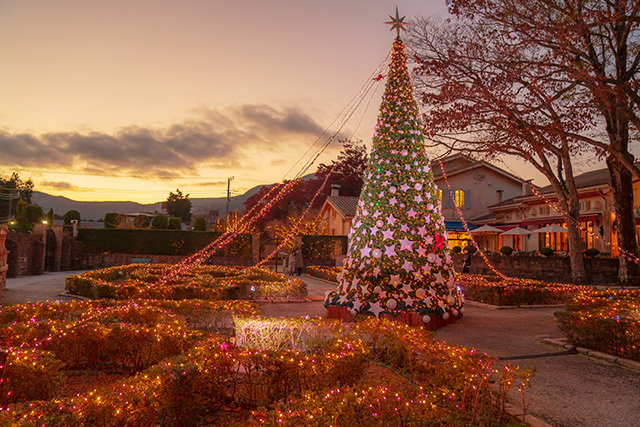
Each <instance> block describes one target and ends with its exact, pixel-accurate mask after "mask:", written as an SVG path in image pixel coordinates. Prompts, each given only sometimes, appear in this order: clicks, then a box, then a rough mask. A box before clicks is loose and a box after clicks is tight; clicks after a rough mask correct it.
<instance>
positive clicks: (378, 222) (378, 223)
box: [376, 219, 384, 228]
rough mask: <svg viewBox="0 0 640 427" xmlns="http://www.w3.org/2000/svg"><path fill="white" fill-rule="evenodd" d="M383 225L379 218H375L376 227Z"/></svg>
mask: <svg viewBox="0 0 640 427" xmlns="http://www.w3.org/2000/svg"><path fill="white" fill-rule="evenodd" d="M383 225H384V222H382V220H381V219H379V220H377V221H376V226H377V227H378V228H380V227H382V226H383Z"/></svg>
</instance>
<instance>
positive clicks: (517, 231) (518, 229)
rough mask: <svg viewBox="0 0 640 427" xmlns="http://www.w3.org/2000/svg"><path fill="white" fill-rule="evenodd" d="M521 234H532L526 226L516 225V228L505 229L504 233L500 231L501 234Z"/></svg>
mask: <svg viewBox="0 0 640 427" xmlns="http://www.w3.org/2000/svg"><path fill="white" fill-rule="evenodd" d="M520 234H531V232H530V231H529V230H527V229H526V228H522V227H515V228H512V229H511V230H508V231H505V232H504V233H500V235H501V236H515V235H520Z"/></svg>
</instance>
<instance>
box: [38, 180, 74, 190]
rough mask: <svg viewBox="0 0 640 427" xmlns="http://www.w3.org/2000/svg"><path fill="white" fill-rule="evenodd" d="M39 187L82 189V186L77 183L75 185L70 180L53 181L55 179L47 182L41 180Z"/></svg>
mask: <svg viewBox="0 0 640 427" xmlns="http://www.w3.org/2000/svg"><path fill="white" fill-rule="evenodd" d="M38 186H39V187H44V188H53V189H56V190H73V191H78V190H81V189H82V188H80V187H78V186H77V185H73V184H71V183H69V182H59V181H57V182H53V181H45V182H41V183H39V184H38Z"/></svg>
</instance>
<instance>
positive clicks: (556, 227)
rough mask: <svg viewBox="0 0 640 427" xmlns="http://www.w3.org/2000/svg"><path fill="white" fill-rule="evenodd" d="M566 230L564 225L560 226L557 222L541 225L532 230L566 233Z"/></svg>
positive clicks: (536, 231)
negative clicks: (539, 227)
mask: <svg viewBox="0 0 640 427" xmlns="http://www.w3.org/2000/svg"><path fill="white" fill-rule="evenodd" d="M568 232H569V230H567V229H566V228H564V227H560V226H559V225H557V224H551V225H548V226H546V227H542V228H541V229H539V230H535V231H533V233H568Z"/></svg>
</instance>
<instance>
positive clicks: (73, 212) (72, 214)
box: [62, 209, 80, 227]
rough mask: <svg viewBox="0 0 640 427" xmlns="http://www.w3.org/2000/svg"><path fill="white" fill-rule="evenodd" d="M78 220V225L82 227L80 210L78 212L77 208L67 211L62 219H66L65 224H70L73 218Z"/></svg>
mask: <svg viewBox="0 0 640 427" xmlns="http://www.w3.org/2000/svg"><path fill="white" fill-rule="evenodd" d="M74 219H75V220H76V221H78V227H80V212H78V211H77V210H75V209H71V210H70V211H67V213H65V214H64V216H63V217H62V220H63V221H64V225H70V224H71V221H73V220H74Z"/></svg>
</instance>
